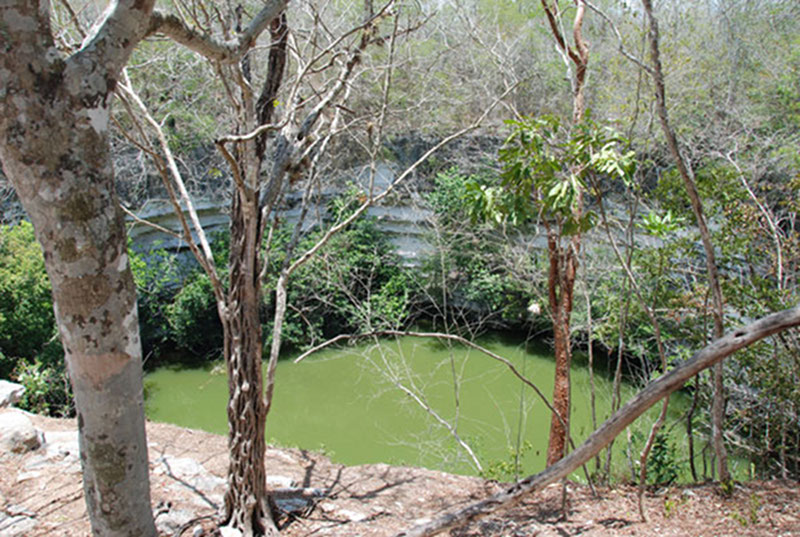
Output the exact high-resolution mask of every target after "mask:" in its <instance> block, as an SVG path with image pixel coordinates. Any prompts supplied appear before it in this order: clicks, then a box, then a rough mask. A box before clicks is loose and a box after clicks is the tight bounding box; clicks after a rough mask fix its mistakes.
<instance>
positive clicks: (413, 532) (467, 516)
mask: <svg viewBox="0 0 800 537" xmlns="http://www.w3.org/2000/svg"><path fill="white" fill-rule="evenodd" d="M798 325H800V305H798V306H795V307H794V308H791V309H788V310H784V311H781V312H778V313H773V314H772V315H768V316H767V317H764V318H762V319H759V320H757V321H755V322H753V323H750V324H748V325H747V326H744V327H742V328H740V329H738V330H736V331H735V332H733V333H730V334H728V335H726V336H723V337H721V338H719V339H717V340H716V341H714V342H713V343H711V344H709V345H707V346H706V347H704V348H703V349H702V350H700V351H698V352H697V353H695V354H694V356H692V357H691V358H690V359H688V360H686V361H685V362H683V363H682V364H680V365H679V366H677V367H676V368H675V369H673V370H672V371H670V372H669V373H667V374H665V375H662V376H661V377H659V378H658V379H657V380H655V381H653V382H651V383H650V384H648V385H647V386H646V387H645V388H644V389H643V390H642V391H640V392H639V393H638V394H637V395H636V396H634V397H633V398H632V399H630V400H629V401H628V402H627V403H626V404H625V406H623V407H622V408H621V409H619V410H618V411H617V412H616V413H615V414H614V415H613V416H611V417H610V418H609V419H608V420H606V421H605V423H603V424H602V425H601V426H600V427H599V428H598V429H597V430H595V432H593V433H592V434H591V436H589V438H587V439H586V441H585V442H584V443H583V444H582V445H581V446H580V447H579V448H578V449H576V450H575V451H573V452H572V453H571V454H569V455H568V456H566V457H564V458H563V459H561V460H560V461H558V462H557V463H555V464H554V465H552V466H550V467H548V468H547V469H545V470H544V471H542V472H540V473H538V474H535V475H532V476H528V477H526V478H524V479H522V480H520V481H517V482H516V483H515V484H514V485H512V486H510V487H509V488H507V489H505V490H504V491H502V492H499V493H497V494H495V495H493V496H490V497H489V498H486V499H484V500H481V501H479V502H476V503H474V504H472V505H469V506H467V507H465V508H463V509H459V510H458V511H454V512H452V513H445V514H443V515H441V516H439V517H438V518H436V519H434V520H432V521H430V522H428V523H426V524H420V525H418V526H415V527H413V528H411V529H409V530H407V531H404V532H401V533H399V534H397V536H396V537H430V536H432V535H436V534H438V533H441V532H442V531H445V530H448V529H452V528H454V527H459V526H463V525H464V524H466V523H467V522H469V521H471V520H475V519H477V518H480V517H484V516H486V515H489V514H491V513H493V512H494V511H496V510H497V509H499V508H501V507H506V506H510V505H513V504H514V503H516V502H517V501H519V500H520V499H522V497H523V496H524V495H526V494H530V493H533V492H536V491H539V490H541V489H543V488H544V487H546V486H547V485H549V484H550V483H553V482H555V481H558V480H559V479H561V478H563V477H566V476H568V475H569V474H570V473H572V471H573V470H575V469H576V468H577V467H578V466H580V465H581V464H583V463H585V462H586V461H588V460H589V459H591V458H592V457H594V456H595V455H596V454H597V453H599V452H600V450H601V449H603V448H604V447H605V446H606V445H608V444H609V443H610V442H611V441H612V440H613V439H614V438H616V437H617V435H619V434H620V433H621V432H622V431H623V430H625V428H626V427H627V426H628V425H630V424H631V423H633V422H634V421H635V420H636V418H638V417H639V416H641V415H642V414H643V413H644V412H646V411H647V410H648V409H649V408H650V407H652V406H653V405H655V404H656V403H657V402H658V401H660V400H661V399H663V398H664V397H666V396H667V395H669V394H671V393H672V392H674V391H675V390H677V389H678V388H680V387H681V386H683V384H684V383H685V382H686V381H687V380H689V379H691V378H692V377H694V376H695V375H697V374H698V373H700V372H701V371H703V370H705V369H708V368H709V367H711V366H713V365H714V364H716V363H719V362H721V361H722V360H723V359H724V358H726V357H728V356H730V355H731V354H733V353H734V352H736V351H737V350H739V349H742V348H745V347H748V346H750V345H752V344H753V343H755V342H757V341H760V340H762V339H764V338H766V337H768V336H771V335H773V334H776V333H778V332H781V331H783V330H786V329H788V328H792V327H795V326H798Z"/></svg>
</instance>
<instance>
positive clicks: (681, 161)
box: [642, 0, 730, 483]
mask: <svg viewBox="0 0 800 537" xmlns="http://www.w3.org/2000/svg"><path fill="white" fill-rule="evenodd" d="M642 4H643V5H644V9H645V12H646V13H647V18H648V21H649V26H650V27H649V32H648V38H649V40H650V54H651V59H652V62H653V67H652V70H651V71H650V74H651V75H652V77H653V82H654V84H655V92H656V107H657V109H658V116H659V119H660V121H661V128H662V130H663V131H664V136H665V138H666V139H667V146H668V147H669V150H670V153H672V156H673V158H674V159H675V164H676V166H677V168H678V171H679V173H680V175H681V178H682V179H683V183H684V186H685V188H686V193H687V194H688V196H689V201H690V202H691V205H692V211H693V212H694V215H695V220H696V222H697V227H698V228H699V230H700V236H701V238H702V241H703V249H704V251H705V256H706V270H707V272H708V283H709V287H711V295H712V299H713V302H714V337H715V338H719V337H722V334H723V332H724V324H723V299H722V288H721V287H720V284H719V277H718V274H717V262H716V256H715V253H714V245H713V243H712V242H711V233H710V232H709V230H708V226H707V225H706V219H705V215H704V213H703V203H702V201H701V200H700V195H699V193H698V192H697V185H696V183H695V179H694V173H693V172H692V169H691V167H690V166H688V165H687V163H686V159H685V158H684V157H683V154H682V153H681V151H680V146H679V144H678V138H677V136H676V135H675V131H674V130H673V129H672V126H671V125H670V122H669V116H668V114H667V104H666V91H665V85H664V75H663V71H662V68H661V57H660V50H659V34H658V21H657V20H656V18H655V16H654V15H653V7H652V3H651V1H650V0H642ZM722 376H723V369H722V363H719V364H717V365H715V366H714V400H713V404H712V409H711V424H712V427H711V429H712V440H713V443H714V452H715V454H716V458H717V466H718V468H719V480H720V482H722V483H727V482H729V481H730V473H729V471H728V456H727V453H726V451H725V444H724V442H723V438H722V428H723V424H724V412H725V396H724V386H723V382H722Z"/></svg>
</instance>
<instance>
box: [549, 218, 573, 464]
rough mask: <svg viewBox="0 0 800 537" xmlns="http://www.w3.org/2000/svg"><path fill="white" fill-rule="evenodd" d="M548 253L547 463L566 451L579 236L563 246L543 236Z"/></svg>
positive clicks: (551, 236)
mask: <svg viewBox="0 0 800 537" xmlns="http://www.w3.org/2000/svg"><path fill="white" fill-rule="evenodd" d="M547 246H548V254H549V256H550V274H549V278H548V289H549V301H550V311H551V312H552V314H551V315H552V319H553V340H554V352H555V360H556V369H555V379H554V385H553V408H554V409H555V410H556V412H557V414H555V413H554V414H553V415H552V417H551V420H550V439H549V442H548V445H547V465H548V466H550V465H551V464H554V463H555V462H557V461H558V460H560V459H561V458H562V457H563V456H564V455H565V454H566V448H567V441H568V438H569V422H570V404H571V393H570V392H571V388H570V367H571V366H572V347H571V343H570V321H571V318H572V304H573V290H574V288H575V276H576V273H577V265H578V263H577V257H576V253H577V252H579V251H580V236H577V235H576V236H573V237H572V240H571V241H570V244H569V246H568V247H567V248H566V249H564V248H563V247H562V246H561V245H560V244H559V238H558V236H557V234H556V233H554V232H553V231H550V232H549V233H548V236H547Z"/></svg>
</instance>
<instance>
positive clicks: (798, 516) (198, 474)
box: [0, 416, 800, 537]
mask: <svg viewBox="0 0 800 537" xmlns="http://www.w3.org/2000/svg"><path fill="white" fill-rule="evenodd" d="M31 419H32V421H33V422H34V425H35V426H36V427H37V428H38V429H40V430H42V431H43V432H44V436H45V440H46V443H45V445H44V446H43V447H42V448H40V449H39V450H37V451H33V452H29V453H27V454H24V455H15V454H10V453H6V454H3V455H1V456H0V507H1V508H2V516H0V519H2V518H5V520H6V524H7V525H6V529H4V530H0V537H5V536H12V535H26V536H31V537H37V536H45V535H46V536H59V537H61V536H64V537H72V536H85V535H89V524H88V520H87V518H86V509H85V507H84V503H83V495H82V488H81V480H80V466H79V462H78V458H77V452H76V444H75V438H76V436H75V435H76V433H75V422H74V421H73V420H56V419H52V418H44V417H41V416H31ZM147 433H148V442H149V447H150V451H149V452H150V461H151V462H150V464H151V487H152V499H153V505H154V508H155V510H156V512H157V518H156V521H157V523H158V525H159V530H160V531H161V533H162V535H178V536H184V535H185V536H195V537H197V536H200V535H215V524H214V519H215V515H216V514H217V512H218V511H219V506H220V505H221V502H222V494H223V491H224V477H225V471H226V466H227V454H226V439H225V438H224V437H222V436H218V435H213V434H209V433H205V432H200V431H193V430H188V429H182V428H179V427H175V426H172V425H166V424H159V423H148V425H147ZM267 471H268V473H269V474H270V476H272V478H271V479H272V481H271V485H272V486H274V487H285V486H289V485H291V486H304V487H316V488H320V489H325V490H326V491H327V494H326V495H325V497H322V498H318V499H316V500H315V501H313V502H311V503H308V504H305V503H302V502H300V503H299V504H297V505H292V504H291V503H284V504H282V506H283V508H284V509H286V510H290V511H292V512H290V513H286V514H284V515H283V516H282V517H281V520H280V525H281V534H282V535H286V536H291V537H300V536H312V535H313V536H325V535H330V536H342V537H348V536H352V537H366V536H391V535H394V534H396V533H397V532H399V531H401V530H402V529H405V528H408V527H409V526H411V525H413V524H414V523H418V522H422V521H424V520H429V519H431V518H433V517H434V516H435V515H436V514H437V513H440V512H442V511H443V510H448V509H455V508H458V507H459V506H463V505H465V504H467V503H470V502H473V501H476V500H478V499H481V498H483V497H485V496H486V495H488V494H491V493H493V492H495V491H497V490H499V489H500V487H501V485H500V484H497V483H493V482H489V481H485V480H482V479H478V478H472V477H465V476H457V475H451V474H445V473H442V472H435V471H430V470H425V469H420V468H407V467H393V466H388V465H384V464H373V465H364V466H355V467H345V466H342V465H338V464H334V463H332V462H331V461H330V460H328V459H327V458H326V457H324V456H322V455H319V454H315V453H310V452H306V451H303V450H298V449H270V450H269V451H268V453H267ZM598 492H599V497H597V498H594V497H592V493H591V491H590V490H589V489H588V488H587V487H585V486H582V485H578V484H569V485H568V498H569V500H568V501H569V503H568V506H569V509H568V510H569V513H568V517H567V519H566V520H564V519H563V517H562V510H561V496H562V486H561V485H560V484H559V485H551V486H550V487H549V488H547V489H546V490H545V491H543V492H542V493H540V494H536V495H533V496H531V497H529V498H527V499H525V500H524V501H523V502H522V503H520V504H518V505H516V506H515V507H513V508H510V509H505V510H501V511H499V512H497V513H496V514H495V515H494V516H492V517H489V518H484V519H482V520H480V521H477V522H474V523H472V524H471V525H469V526H467V527H464V528H460V529H458V530H454V531H453V532H452V534H451V535H453V536H454V537H456V536H457V537H472V536H488V537H523V536H525V537H527V536H542V537H549V536H553V537H569V536H577V535H581V536H593V537H600V536H628V535H638V536H650V535H653V536H692V537H724V536H731V537H734V536H735V537H746V536H782V537H789V536H798V537H800V486H798V483H796V482H777V481H770V482H751V483H747V484H741V485H737V486H736V488H735V491H734V493H733V495H732V497H730V498H726V497H723V496H722V495H720V494H719V493H718V492H717V489H716V487H714V486H713V485H696V486H681V487H671V488H667V489H660V490H652V491H649V492H648V493H647V495H646V497H645V511H646V514H647V517H648V521H647V522H642V521H641V519H640V517H639V514H638V509H637V504H636V490H635V488H633V487H628V486H621V487H616V488H613V489H604V490H600V491H598ZM15 517H16V518H15ZM12 518H13V520H20V521H21V522H20V524H18V525H16V530H15V529H14V528H15V525H11V526H8V523H9V521H10V520H11V519H12ZM22 524H27V526H26V527H27V529H25V530H24V531H22V530H21V528H22V527H23V526H22ZM0 527H2V525H0ZM9 527H10V529H8V528H9Z"/></svg>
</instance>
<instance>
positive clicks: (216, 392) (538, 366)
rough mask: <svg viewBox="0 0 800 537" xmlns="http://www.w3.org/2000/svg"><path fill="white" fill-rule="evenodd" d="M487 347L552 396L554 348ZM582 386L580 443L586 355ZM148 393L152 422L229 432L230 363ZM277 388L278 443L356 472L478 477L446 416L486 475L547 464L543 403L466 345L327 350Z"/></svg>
mask: <svg viewBox="0 0 800 537" xmlns="http://www.w3.org/2000/svg"><path fill="white" fill-rule="evenodd" d="M479 343H480V344H481V345H483V346H485V347H486V348H487V349H489V350H491V351H492V352H494V353H497V354H499V355H501V356H503V357H505V358H506V359H508V360H510V361H511V362H513V363H514V364H515V366H516V367H517V368H518V370H519V371H520V372H521V373H522V374H523V375H524V376H526V377H527V378H528V379H530V380H531V381H532V382H534V383H535V384H536V385H537V386H538V387H539V389H540V390H541V391H542V392H543V393H544V394H545V395H547V396H548V397H549V396H550V395H551V394H552V385H553V368H554V361H553V358H552V356H551V355H550V354H549V352H548V351H547V349H546V348H545V347H542V346H532V345H527V346H526V345H525V344H523V343H521V342H520V341H518V340H514V339H513V338H509V337H506V336H503V335H498V334H495V335H490V336H486V337H483V338H481V339H480V340H479ZM605 373H606V372H605V371H599V372H596V374H595V379H594V382H595V392H596V405H597V419H598V420H599V421H602V420H603V419H605V418H606V417H607V416H608V415H609V409H610V406H611V393H612V382H611V379H610V376H609V375H607V374H605ZM572 383H573V388H572V425H571V430H572V437H573V439H574V440H575V442H580V441H582V440H583V439H585V438H586V436H588V435H589V433H591V431H592V430H593V428H592V420H591V411H590V408H591V406H590V393H591V391H590V380H589V372H588V368H587V367H586V363H585V360H583V359H581V357H576V360H575V364H574V366H573V369H572ZM398 385H402V386H403V387H404V388H405V389H407V390H409V391H411V392H413V393H414V394H416V396H417V398H418V400H415V399H414V398H413V397H411V396H410V395H409V394H408V393H406V392H404V391H403V389H401V388H400V387H398ZM145 387H146V393H147V397H146V407H147V415H148V417H149V418H150V419H151V420H154V421H163V422H169V423H173V424H176V425H180V426H184V427H191V428H197V429H202V430H206V431H210V432H215V433H219V434H225V433H226V432H227V421H226V401H227V396H228V389H227V379H226V375H225V372H224V367H222V366H221V364H216V365H209V366H207V367H204V368H195V369H186V368H174V367H166V368H161V369H158V370H156V371H154V372H152V373H150V374H149V375H147V377H146V379H145ZM275 390H276V391H275V399H274V403H273V407H272V411H271V414H270V416H269V418H268V421H267V439H268V441H269V442H270V443H271V444H276V445H280V446H288V447H299V448H304V449H308V450H314V451H322V452H325V453H326V454H328V455H329V456H330V457H331V458H332V459H333V460H334V461H336V462H340V463H344V464H348V465H354V464H364V463H375V462H386V463H391V464H408V465H414V466H424V467H427V468H432V469H439V470H445V471H449V472H456V473H464V474H478V473H479V472H478V470H477V468H476V467H475V465H474V463H473V462H471V458H470V457H469V456H468V455H467V453H466V451H465V450H464V449H463V448H462V447H460V446H459V445H458V443H457V442H456V441H455V440H454V438H453V435H452V434H451V432H450V431H448V430H447V429H446V428H445V427H444V426H442V424H441V423H440V419H444V420H447V421H449V422H451V423H454V424H456V425H457V432H458V435H459V437H460V438H461V439H462V440H463V441H464V442H465V443H466V444H468V445H469V446H470V447H471V449H472V450H473V452H474V453H475V455H476V456H477V458H478V460H479V461H480V463H481V465H482V466H483V468H484V471H485V472H486V471H487V470H488V471H489V472H492V469H494V473H493V474H492V473H489V474H488V475H493V476H494V477H502V478H509V477H512V475H509V474H510V472H512V471H513V470H511V469H513V468H514V461H515V460H517V459H515V456H514V452H517V453H519V454H520V457H519V459H518V461H519V463H518V464H519V471H520V472H521V473H522V474H523V475H524V474H528V473H533V472H536V471H539V470H541V469H542V468H543V467H544V457H545V452H546V446H547V437H548V431H549V426H550V414H549V412H548V410H547V408H546V406H545V404H544V403H543V402H542V401H541V399H540V398H539V397H538V396H537V395H536V393H534V391H533V390H531V389H530V388H529V387H526V386H524V385H523V383H522V382H521V381H520V380H519V379H518V378H516V377H515V376H514V375H513V374H512V373H511V372H510V371H509V369H508V368H507V367H506V366H505V365H504V364H502V363H499V362H497V361H495V360H493V359H492V358H490V357H489V356H487V355H485V354H483V353H480V352H479V351H476V350H473V349H468V348H465V347H462V346H460V345H457V344H448V343H444V342H441V341H438V340H433V339H423V338H415V337H402V338H398V339H391V340H383V341H381V342H379V343H372V344H362V345H358V346H353V347H346V348H338V349H331V350H326V351H322V352H319V353H317V354H315V355H313V356H312V357H310V358H308V359H306V360H304V361H302V362H300V363H298V364H295V363H292V361H291V360H284V361H281V363H280V364H279V366H278V370H277V383H276V388H275ZM634 392H635V388H634V387H633V386H631V385H629V384H624V385H623V387H622V397H623V401H625V400H627V399H628V398H629V397H630V396H631V395H632V394H633V393H634ZM420 402H422V403H424V404H425V405H427V406H428V407H429V408H431V409H432V410H433V411H435V413H436V416H434V415H433V414H432V413H431V412H429V411H426V410H425V409H424V408H423V407H422V406H421V405H420ZM687 405H688V397H687V396H686V395H685V394H676V395H673V397H672V398H671V404H670V414H669V419H668V422H667V427H668V429H669V431H670V433H669V445H670V446H671V447H672V448H674V449H675V450H676V456H675V457H676V459H679V460H683V461H684V462H685V456H684V455H683V454H682V452H684V451H685V450H686V439H685V432H684V426H683V424H682V423H676V422H677V420H679V419H680V417H681V416H682V415H683V413H684V411H685V409H686V408H687ZM657 406H658V407H660V405H657ZM657 412H658V409H656V408H654V409H651V411H650V412H649V413H647V414H645V415H644V416H643V417H642V418H640V419H639V420H638V421H637V422H636V423H635V424H634V425H632V426H631V427H632V429H631V434H630V435H626V434H623V435H621V436H620V438H619V439H618V441H617V442H616V448H615V454H614V459H615V465H614V467H615V470H614V473H615V474H616V476H617V477H624V476H626V475H630V471H629V469H628V465H627V464H626V463H625V462H624V461H625V448H626V446H627V444H628V438H631V439H633V446H632V453H633V456H634V458H638V452H639V449H640V447H641V444H642V439H643V438H644V437H645V436H646V434H647V432H648V431H649V428H650V425H651V424H652V422H653V421H654V420H655V417H656V415H657ZM437 416H438V417H437ZM698 444H699V442H698ZM703 444H705V442H703ZM582 475H583V474H582V473H580V474H576V476H575V477H576V478H582Z"/></svg>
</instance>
